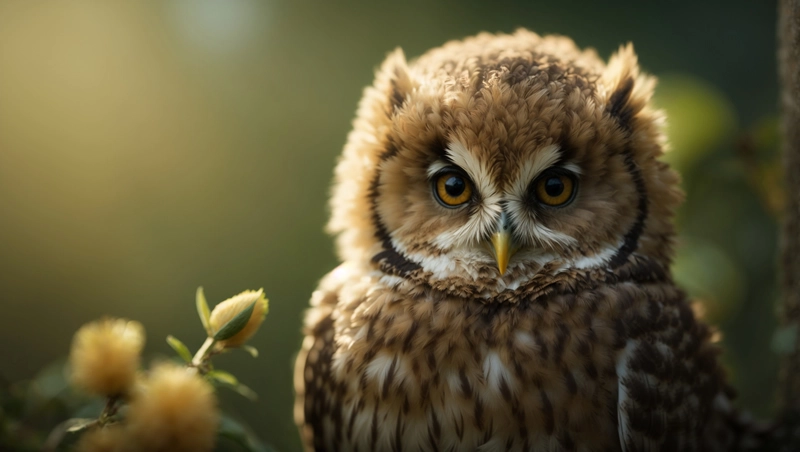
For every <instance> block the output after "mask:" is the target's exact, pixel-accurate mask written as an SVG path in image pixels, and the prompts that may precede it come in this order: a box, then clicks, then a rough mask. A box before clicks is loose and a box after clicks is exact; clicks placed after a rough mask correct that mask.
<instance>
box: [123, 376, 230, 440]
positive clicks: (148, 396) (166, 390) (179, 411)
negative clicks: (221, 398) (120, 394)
mask: <svg viewBox="0 0 800 452" xmlns="http://www.w3.org/2000/svg"><path fill="white" fill-rule="evenodd" d="M126 422H127V424H128V433H129V434H130V438H131V441H132V442H131V446H133V447H132V448H133V449H134V450H143V451H144V450H146V451H153V452H158V451H174V452H180V451H193V452H202V451H210V450H212V449H213V448H214V442H215V440H216V436H217V428H218V426H219V413H218V411H217V397H216V395H215V394H214V389H213V388H212V387H211V385H210V384H209V383H208V382H207V381H206V380H204V379H203V378H202V377H200V376H199V375H198V374H197V373H196V372H195V370H194V369H187V368H186V367H182V366H178V365H176V364H172V363H163V364H159V365H156V366H155V367H154V368H153V369H152V370H151V371H150V375H149V376H148V378H147V379H145V380H144V381H143V383H142V384H141V386H140V387H138V388H137V390H136V391H134V392H133V397H132V399H131V402H130V405H129V407H128V414H127V417H126Z"/></svg>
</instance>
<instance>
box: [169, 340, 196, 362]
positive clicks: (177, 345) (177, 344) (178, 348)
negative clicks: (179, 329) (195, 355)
mask: <svg viewBox="0 0 800 452" xmlns="http://www.w3.org/2000/svg"><path fill="white" fill-rule="evenodd" d="M167 344H169V346H170V347H172V349H173V350H175V352H176V353H178V356H180V357H181V358H183V360H184V361H186V362H187V363H190V362H192V353H191V352H190V351H189V348H188V347H186V345H185V344H184V343H183V342H181V340H180V339H178V338H177V337H175V336H173V335H171V334H170V335H169V336H167Z"/></svg>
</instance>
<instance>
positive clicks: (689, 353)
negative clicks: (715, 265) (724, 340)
mask: <svg viewBox="0 0 800 452" xmlns="http://www.w3.org/2000/svg"><path fill="white" fill-rule="evenodd" d="M647 314H648V316H639V317H632V318H631V319H628V322H627V328H628V332H629V339H628V340H627V343H626V345H625V348H624V349H623V350H622V351H621V352H620V354H619V356H618V359H617V363H616V372H617V379H618V380H617V381H618V388H617V389H618V394H617V420H618V428H619V440H620V445H621V447H622V450H623V451H624V452H633V451H636V452H639V451H664V450H674V451H693V450H698V449H702V450H721V449H717V445H718V444H714V445H711V444H713V443H720V442H722V441H724V442H728V441H729V440H727V439H726V440H723V439H722V437H721V436H720V435H722V436H725V435H723V433H724V432H725V430H727V429H728V425H727V424H728V422H727V421H726V420H725V418H724V416H723V414H722V411H721V410H720V408H721V406H720V404H721V403H724V402H725V400H727V399H725V397H726V395H725V390H726V389H725V388H726V385H725V382H724V376H723V374H722V370H721V368H720V367H719V364H718V362H717V357H718V349H717V347H716V346H715V345H714V344H713V343H712V342H711V340H710V338H711V331H710V329H709V328H708V327H707V326H706V325H705V324H703V323H702V322H699V321H697V320H696V319H695V317H694V314H693V313H692V311H691V308H690V307H689V306H688V304H687V303H685V302H678V303H676V304H673V305H670V306H663V305H659V304H651V305H650V306H649V308H648V310H647ZM646 317H649V318H646ZM709 434H712V436H717V438H714V439H709V438H708V436H709Z"/></svg>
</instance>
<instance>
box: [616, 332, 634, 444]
mask: <svg viewBox="0 0 800 452" xmlns="http://www.w3.org/2000/svg"><path fill="white" fill-rule="evenodd" d="M636 345H637V344H636V341H634V340H632V339H629V340H628V342H626V343H625V349H624V350H623V351H622V354H621V355H620V356H619V357H618V358H617V365H616V371H617V391H618V394H617V424H618V425H619V443H620V445H621V446H622V451H623V452H632V451H629V450H628V447H627V445H628V436H629V435H630V425H629V420H628V413H627V411H626V410H627V408H626V407H627V404H628V388H627V387H626V386H625V385H624V384H623V381H625V379H626V378H627V377H628V372H629V368H628V360H629V359H630V357H631V355H632V354H633V351H634V349H635V348H636Z"/></svg>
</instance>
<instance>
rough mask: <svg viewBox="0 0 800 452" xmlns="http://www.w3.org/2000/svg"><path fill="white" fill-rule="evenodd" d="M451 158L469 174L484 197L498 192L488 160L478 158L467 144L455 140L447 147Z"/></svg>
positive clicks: (446, 150)
mask: <svg viewBox="0 0 800 452" xmlns="http://www.w3.org/2000/svg"><path fill="white" fill-rule="evenodd" d="M445 152H446V153H447V155H448V157H450V160H451V161H452V162H453V163H454V164H455V165H457V166H458V167H459V168H461V169H462V170H464V172H466V173H467V175H469V177H470V178H471V179H472V182H473V183H474V184H475V188H477V189H478V191H479V192H480V194H481V196H483V197H484V198H486V197H490V196H493V195H495V194H496V193H497V187H495V185H494V184H493V183H492V177H491V173H490V171H489V169H488V168H487V167H486V162H483V161H481V160H479V159H478V158H477V156H476V155H475V154H474V153H472V152H470V151H469V149H467V147H466V146H464V145H463V144H461V143H459V142H458V141H453V142H451V143H450V145H449V146H447V149H445Z"/></svg>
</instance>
